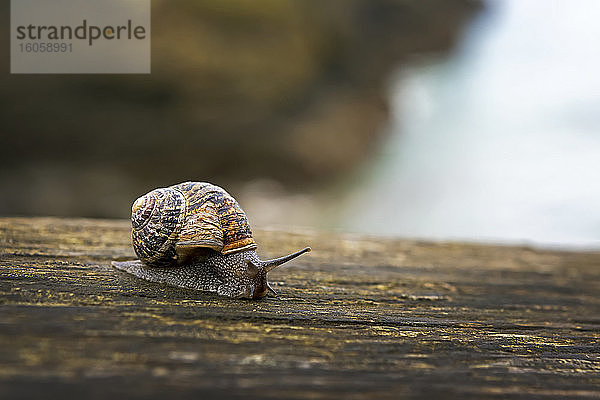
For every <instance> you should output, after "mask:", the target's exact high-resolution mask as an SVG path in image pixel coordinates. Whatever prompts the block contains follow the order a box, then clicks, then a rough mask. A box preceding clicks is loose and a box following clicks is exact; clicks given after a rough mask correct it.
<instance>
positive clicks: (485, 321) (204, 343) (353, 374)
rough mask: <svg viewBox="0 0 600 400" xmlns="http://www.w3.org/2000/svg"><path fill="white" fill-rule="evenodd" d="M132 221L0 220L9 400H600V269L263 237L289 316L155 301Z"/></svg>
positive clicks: (200, 301)
mask: <svg viewBox="0 0 600 400" xmlns="http://www.w3.org/2000/svg"><path fill="white" fill-rule="evenodd" d="M128 231H129V224H128V222H126V221H101V220H100V221H96V220H71V219H70V220H61V219H50V218H38V219H16V218H11V219H0V251H1V255H0V260H1V261H0V264H1V268H0V397H1V398H3V399H17V398H71V397H76V398H97V399H106V398H107V396H111V395H114V396H115V397H114V398H142V397H143V398H157V399H159V398H160V399H162V398H166V396H169V397H171V396H174V398H195V399H198V398H209V396H211V397H215V396H216V397H223V396H224V397H229V398H244V399H251V398H259V397H261V398H311V399H315V398H316V399H319V398H344V399H346V398H349V399H354V398H356V399H371V398H404V397H411V398H420V397H423V398H425V397H434V396H439V397H440V398H549V397H569V398H597V397H600V279H599V275H600V254H599V253H569V252H558V251H540V250H532V249H528V248H516V247H494V246H479V245H466V244H431V243H419V242H410V241H392V240H377V239H369V238H353V237H342V236H340V237H331V236H330V235H311V236H307V235H305V234H301V233H294V234H292V233H289V234H284V233H280V232H273V231H257V232H256V235H255V236H256V238H257V240H258V242H259V243H260V244H261V247H259V253H261V255H262V256H265V257H270V256H276V255H280V254H283V253H286V252H288V251H290V250H294V249H297V248H301V247H302V246H304V245H311V246H312V247H313V250H314V251H313V252H312V253H311V254H310V255H308V256H304V257H302V258H300V259H297V260H295V261H294V262H292V263H291V265H289V266H287V267H286V268H281V269H280V270H277V271H274V272H273V273H272V274H271V275H270V276H271V281H272V282H273V286H274V287H275V288H276V289H277V290H278V291H279V292H280V297H279V298H277V299H273V298H268V299H265V300H261V301H248V300H245V301H237V300H228V299H224V298H219V297H216V296H212V295H206V294H201V293H196V292H192V291H185V290H179V289H174V288H168V287H164V286H160V285H156V284H151V283H146V282H144V281H141V280H139V279H137V278H135V277H131V276H128V275H126V274H124V273H121V272H118V271H116V270H115V269H113V268H112V267H110V261H111V260H112V259H115V258H126V257H131V256H132V255H133V253H132V251H131V249H130V246H129V236H128V235H129V232H128Z"/></svg>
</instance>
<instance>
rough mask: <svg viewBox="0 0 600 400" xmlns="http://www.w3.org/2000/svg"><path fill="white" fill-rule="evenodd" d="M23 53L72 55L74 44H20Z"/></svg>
mask: <svg viewBox="0 0 600 400" xmlns="http://www.w3.org/2000/svg"><path fill="white" fill-rule="evenodd" d="M19 47H20V49H21V53H72V52H73V44H72V43H44V42H42V43H39V42H28V43H19Z"/></svg>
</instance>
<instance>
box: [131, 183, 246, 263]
mask: <svg viewBox="0 0 600 400" xmlns="http://www.w3.org/2000/svg"><path fill="white" fill-rule="evenodd" d="M131 225H132V230H131V238H132V242H133V249H134V250H135V253H136V254H137V256H138V257H139V258H140V260H142V262H144V263H145V264H147V265H149V266H163V267H164V266H170V265H176V264H177V259H178V257H180V256H181V255H182V254H189V253H190V249H192V250H193V249H194V248H209V249H212V250H215V251H218V252H220V253H222V254H231V253H236V252H239V251H244V250H253V249H256V243H255V242H254V239H253V238H252V231H251V230H250V225H249V223H248V218H247V217H246V214H245V213H244V210H242V208H241V207H240V205H239V204H238V202H237V201H236V200H235V199H234V198H233V197H231V195H230V194H229V193H227V192H226V191H225V190H224V189H222V188H220V187H218V186H215V185H212V184H210V183H206V182H185V183H180V184H178V185H173V186H170V187H168V188H161V189H155V190H153V191H151V192H149V193H147V194H145V195H143V196H142V197H140V198H138V199H137V200H136V201H135V202H134V203H133V206H132V207H131Z"/></svg>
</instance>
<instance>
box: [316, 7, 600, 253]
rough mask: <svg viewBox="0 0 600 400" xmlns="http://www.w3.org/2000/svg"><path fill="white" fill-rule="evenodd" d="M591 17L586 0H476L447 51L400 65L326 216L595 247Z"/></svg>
mask: <svg viewBox="0 0 600 400" xmlns="http://www.w3.org/2000/svg"><path fill="white" fill-rule="evenodd" d="M598 17H600V2H598V1H595V0H578V1H568V2H567V1H542V0H538V1H534V0H505V1H490V2H488V3H487V10H486V11H484V12H483V13H482V14H481V15H480V16H479V17H478V18H476V19H475V21H474V22H473V23H472V24H471V26H470V27H469V28H468V29H467V30H466V31H465V36H464V39H463V42H462V43H461V45H460V46H459V48H458V49H457V51H456V52H455V53H454V54H452V55H451V56H450V57H446V58H444V59H442V60H440V59H438V60H421V61H415V63H414V64H413V65H411V66H410V67H408V68H404V69H403V70H401V71H399V73H398V75H397V79H395V80H394V82H393V84H392V97H393V106H392V107H393V114H394V119H393V121H392V122H391V124H390V126H389V129H390V135H389V136H390V138H389V142H388V143H386V144H385V145H384V146H383V147H382V149H381V152H380V153H379V154H378V156H377V157H376V161H375V162H374V163H373V164H372V165H371V166H369V167H368V168H367V169H366V170H364V171H362V173H361V174H359V175H358V176H357V178H356V181H355V182H352V184H351V185H349V186H351V187H352V188H353V189H352V190H351V191H350V194H349V195H348V196H346V197H345V198H342V199H341V200H340V201H339V207H338V210H337V212H336V213H335V217H334V218H333V219H331V220H328V221H326V222H324V224H326V225H332V226H334V227H336V228H339V229H343V230H347V231H354V232H361V233H371V234H379V235H393V236H407V237H419V238H429V239H461V240H471V241H473V240H475V241H479V240H483V241H502V242H511V243H515V242H519V243H520V242H530V243H534V244H538V245H560V246H568V247H600V184H599V180H598V176H599V175H600V46H599V45H598V44H599V43H600V24H599V23H598V21H597V20H598ZM366 204H369V205H368V206H365V205H366Z"/></svg>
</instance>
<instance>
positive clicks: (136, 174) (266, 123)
mask: <svg viewBox="0 0 600 400" xmlns="http://www.w3.org/2000/svg"><path fill="white" fill-rule="evenodd" d="M8 3H9V2H8V1H4V2H2V3H1V4H2V5H1V6H0V7H2V8H3V10H2V12H1V13H0V15H2V18H3V22H4V24H5V26H9V22H10V21H9V15H10V13H9V12H8V11H9V9H8V7H9V5H8ZM599 15H600V3H598V2H596V1H594V0H578V1H571V2H564V1H560V2H559V1H535V0H505V1H500V0H498V1H475V0H428V1H422V0H330V1H326V2H317V1H306V0H296V1H292V0H260V1H259V0H257V1H243V0H229V1H220V0H219V1H216V0H208V1H201V0H163V1H160V0H153V1H152V73H151V74H150V75H11V74H9V63H8V60H6V62H5V63H3V64H2V69H3V71H2V74H1V75H0V87H1V88H2V90H1V92H0V121H1V125H0V129H1V130H0V151H1V154H0V215H6V216H11V215H55V216H85V217H101V218H128V217H129V213H130V206H131V203H132V202H133V200H135V198H137V197H138V196H139V195H141V194H143V193H145V192H147V191H149V190H151V189H153V188H155V187H164V186H168V185H171V184H175V183H179V182H182V181H186V180H198V181H209V182H212V183H215V184H217V185H219V186H223V187H224V188H226V189H227V190H228V191H229V192H230V193H231V194H232V195H234V197H236V198H237V199H238V200H239V201H240V203H241V204H242V207H243V208H244V209H245V210H246V212H247V214H248V216H249V218H250V221H251V223H252V224H253V225H255V226H261V227H265V226H275V227H285V228H286V229H290V228H291V227H308V228H312V229H324V230H330V231H343V232H356V233H362V234H370V235H384V236H394V237H410V238H422V239H440V240H468V241H488V242H501V243H529V244H534V245H541V246H561V247H575V248H600V186H599V185H598V183H597V182H598V179H597V175H598V171H600V133H599V129H598V128H599V127H600V112H599V111H600V75H599V74H598V71H600V51H599V50H598V46H597V43H598V42H599V39H600V24H597V17H598V16H599ZM8 38H9V36H8V35H2V36H0V46H1V47H2V51H3V52H4V54H8V49H9V42H8Z"/></svg>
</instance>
